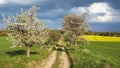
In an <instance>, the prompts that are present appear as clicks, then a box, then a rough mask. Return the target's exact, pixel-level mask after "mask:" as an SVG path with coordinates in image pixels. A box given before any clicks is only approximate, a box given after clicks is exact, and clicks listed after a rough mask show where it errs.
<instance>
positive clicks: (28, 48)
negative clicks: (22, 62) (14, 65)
mask: <svg viewBox="0 0 120 68" xmlns="http://www.w3.org/2000/svg"><path fill="white" fill-rule="evenodd" d="M29 56H30V46H29V45H27V57H29Z"/></svg>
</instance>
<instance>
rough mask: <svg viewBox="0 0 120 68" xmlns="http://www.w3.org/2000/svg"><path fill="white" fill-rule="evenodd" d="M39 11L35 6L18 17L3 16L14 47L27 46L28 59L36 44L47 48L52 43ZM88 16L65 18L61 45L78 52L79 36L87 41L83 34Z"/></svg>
mask: <svg viewBox="0 0 120 68" xmlns="http://www.w3.org/2000/svg"><path fill="white" fill-rule="evenodd" d="M38 10H39V7H35V6H33V7H32V8H30V9H28V10H23V9H21V13H20V14H17V15H16V16H12V17H10V16H9V17H7V18H6V17H5V16H4V15H3V19H4V21H5V23H6V25H7V27H6V30H7V32H8V38H9V40H10V41H12V44H13V46H12V47H16V46H22V45H25V46H26V48H27V53H26V55H27V57H29V56H30V48H31V47H32V46H34V45H35V44H40V45H42V46H45V45H46V43H47V44H49V42H50V35H49V31H50V30H49V29H48V27H47V26H46V25H45V22H44V21H43V20H41V19H38V18H37V11H38ZM86 15H87V14H86V13H83V14H82V15H81V16H78V15H75V14H70V15H67V16H65V17H64V19H63V20H64V21H63V30H64V34H62V35H61V38H60V40H59V42H58V44H59V45H69V46H73V47H74V48H75V49H76V50H77V44H78V43H77V42H78V36H81V41H85V39H83V37H82V32H83V31H86V30H88V24H87V20H86ZM53 34H54V33H53ZM53 36H56V35H53ZM53 38H54V37H53ZM48 40H49V41H48Z"/></svg>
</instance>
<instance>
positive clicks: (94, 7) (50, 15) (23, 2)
mask: <svg viewBox="0 0 120 68" xmlns="http://www.w3.org/2000/svg"><path fill="white" fill-rule="evenodd" d="M119 4H120V0H0V29H3V28H5V23H4V21H3V18H2V14H4V15H5V16H6V17H7V16H15V15H16V13H18V14H19V13H20V10H21V8H24V9H29V8H31V7H32V6H39V7H40V10H39V11H38V13H37V16H38V18H40V19H43V20H44V21H45V22H46V24H47V25H48V27H49V28H51V29H61V25H62V22H63V17H64V16H65V15H67V14H70V13H74V14H77V15H81V13H83V12H87V13H88V16H87V20H88V24H89V28H90V30H91V31H97V32H98V31H100V32H112V31H114V32H120V5H119Z"/></svg>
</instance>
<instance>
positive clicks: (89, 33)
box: [84, 31, 120, 37]
mask: <svg viewBox="0 0 120 68" xmlns="http://www.w3.org/2000/svg"><path fill="white" fill-rule="evenodd" d="M84 35H99V36H116V37H120V32H92V31H89V32H84Z"/></svg>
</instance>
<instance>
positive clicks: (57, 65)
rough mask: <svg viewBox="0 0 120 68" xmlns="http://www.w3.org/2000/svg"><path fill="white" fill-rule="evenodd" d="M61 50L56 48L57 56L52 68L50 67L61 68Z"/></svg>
mask: <svg viewBox="0 0 120 68" xmlns="http://www.w3.org/2000/svg"><path fill="white" fill-rule="evenodd" d="M61 51H62V50H61V48H58V49H57V56H56V60H55V63H54V64H53V66H52V68H61V67H60V66H61V58H60V57H61V55H62V53H61Z"/></svg>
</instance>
